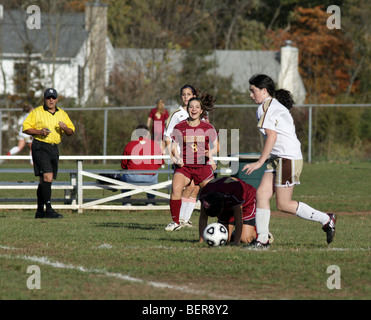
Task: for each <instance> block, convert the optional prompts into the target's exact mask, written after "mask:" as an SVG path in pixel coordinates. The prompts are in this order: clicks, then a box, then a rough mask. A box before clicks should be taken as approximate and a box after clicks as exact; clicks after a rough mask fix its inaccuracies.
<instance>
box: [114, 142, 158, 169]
mask: <svg viewBox="0 0 371 320" xmlns="http://www.w3.org/2000/svg"><path fill="white" fill-rule="evenodd" d="M123 155H124V156H143V155H144V156H151V155H154V156H162V150H161V147H160V146H159V145H158V143H156V142H155V141H153V140H150V139H147V138H140V139H139V140H134V141H130V142H129V143H128V144H127V145H126V146H125V149H124V153H123ZM163 162H164V160H161V159H123V160H122V161H121V168H122V169H124V170H157V169H158V168H159V167H161V165H162V164H163Z"/></svg>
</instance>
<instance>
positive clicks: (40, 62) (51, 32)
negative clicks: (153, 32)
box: [0, 1, 306, 104]
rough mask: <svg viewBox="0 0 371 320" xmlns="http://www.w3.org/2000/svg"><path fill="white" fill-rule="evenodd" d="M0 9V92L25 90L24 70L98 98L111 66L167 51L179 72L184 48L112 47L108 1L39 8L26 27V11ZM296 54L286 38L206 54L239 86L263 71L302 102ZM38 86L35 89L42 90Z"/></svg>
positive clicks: (85, 100)
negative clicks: (77, 9) (36, 20)
mask: <svg viewBox="0 0 371 320" xmlns="http://www.w3.org/2000/svg"><path fill="white" fill-rule="evenodd" d="M0 12H3V14H2V16H1V15H0V72H1V74H0V95H2V94H16V93H18V94H19V93H22V92H23V93H27V89H30V88H25V87H24V86H25V83H26V81H25V80H26V79H27V76H28V75H29V73H30V72H31V73H33V75H35V73H36V72H39V75H38V77H39V79H40V81H41V83H42V87H43V88H47V87H55V88H56V89H57V90H58V92H59V93H60V94H61V95H63V96H65V97H68V98H74V99H76V100H77V101H78V102H80V103H82V104H89V103H91V102H94V103H95V104H96V102H102V101H104V100H106V99H107V98H106V95H105V88H106V87H107V85H108V84H109V75H110V72H111V71H112V69H113V68H129V67H130V64H132V63H134V64H135V66H136V67H138V66H141V67H142V68H147V65H148V62H149V61H152V62H160V63H163V61H164V55H165V54H166V55H169V54H170V55H171V59H166V60H167V63H169V61H170V63H172V67H171V69H172V70H175V72H181V68H182V67H181V62H180V61H181V58H182V55H183V54H184V53H185V52H184V51H173V52H169V51H165V50H161V49H155V50H153V49H152V50H151V49H121V48H116V49H114V48H113V47H112V45H111V42H110V40H109V38H108V37H107V5H103V4H100V2H99V1H95V3H94V4H87V5H86V10H85V13H74V14H72V13H67V14H53V15H52V14H47V13H43V12H41V28H40V29H30V28H28V27H27V19H28V18H29V14H27V12H22V11H21V10H11V11H2V10H1V6H0ZM298 55H299V52H298V50H297V48H294V47H292V46H291V45H290V44H287V46H286V47H283V48H282V50H281V51H280V52H277V51H249V50H247V51H242V50H216V51H214V53H213V54H211V55H210V56H208V57H207V59H210V60H213V61H214V62H215V69H214V70H213V71H212V72H215V73H216V74H217V75H219V76H222V77H231V78H232V86H233V87H234V89H236V90H238V91H241V92H245V91H246V90H248V88H249V83H248V80H249V78H250V77H251V76H252V75H254V74H256V73H265V74H267V75H269V76H271V77H272V79H273V80H274V81H275V82H276V83H278V84H279V87H284V88H286V89H288V90H290V91H291V92H292V93H293V95H294V99H295V101H296V103H298V104H300V103H303V101H304V99H305V95H306V92H305V88H304V85H303V82H302V79H301V77H300V74H299V71H298ZM31 78H33V79H34V78H35V77H31ZM31 89H32V88H31ZM42 91H43V90H42V89H39V91H37V92H36V94H37V95H38V96H42Z"/></svg>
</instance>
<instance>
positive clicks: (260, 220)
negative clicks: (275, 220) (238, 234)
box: [255, 208, 271, 243]
mask: <svg viewBox="0 0 371 320" xmlns="http://www.w3.org/2000/svg"><path fill="white" fill-rule="evenodd" d="M270 217H271V211H270V210H268V209H260V208H257V209H256V213H255V221H256V231H257V233H258V238H257V240H258V241H260V242H261V243H267V242H268V234H269V221H270Z"/></svg>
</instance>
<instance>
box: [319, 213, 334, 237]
mask: <svg viewBox="0 0 371 320" xmlns="http://www.w3.org/2000/svg"><path fill="white" fill-rule="evenodd" d="M327 215H328V216H329V221H328V222H327V223H326V224H325V225H324V226H323V227H322V230H323V231H324V232H326V236H327V238H326V240H327V243H328V244H330V243H331V242H332V241H334V238H335V223H336V216H335V214H333V213H328V214H327Z"/></svg>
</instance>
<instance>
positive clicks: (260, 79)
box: [249, 74, 294, 110]
mask: <svg viewBox="0 0 371 320" xmlns="http://www.w3.org/2000/svg"><path fill="white" fill-rule="evenodd" d="M249 83H250V85H254V86H255V87H257V88H259V89H263V88H265V89H267V91H268V93H269V95H270V96H271V97H272V98H276V99H277V100H278V101H279V102H280V103H281V104H283V105H284V106H285V107H286V108H287V109H289V110H290V109H291V108H292V107H293V106H294V100H293V98H292V94H291V92H290V91H288V90H285V89H279V90H277V91H276V86H275V84H274V81H273V80H272V78H271V77H269V76H267V75H265V74H256V75H254V76H252V77H251V78H250V80H249Z"/></svg>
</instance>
